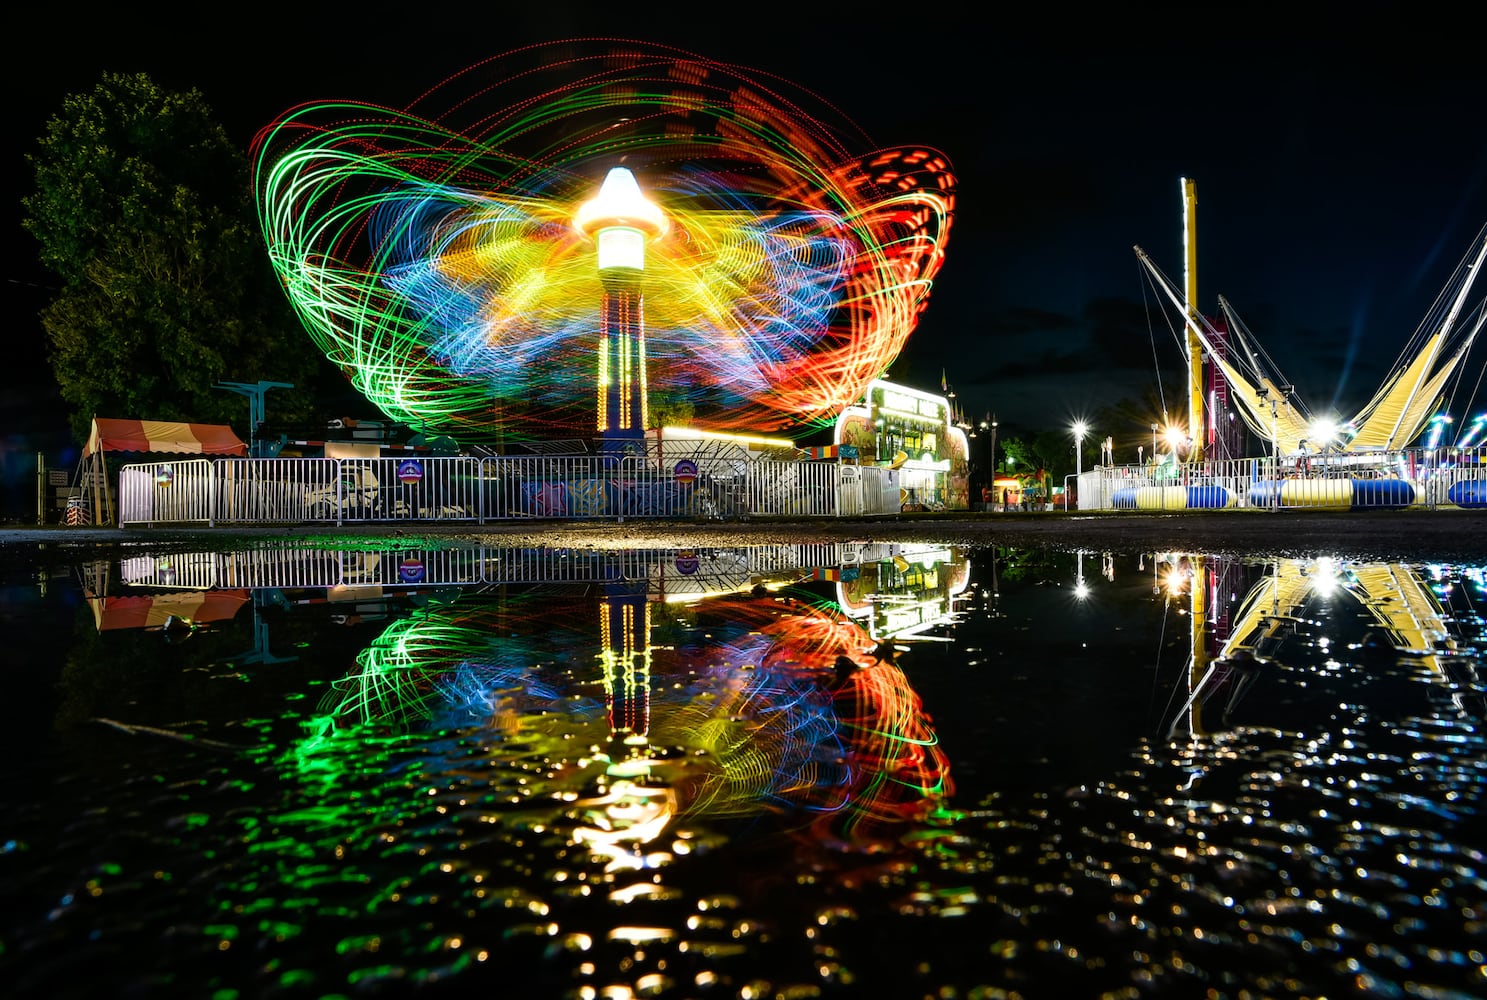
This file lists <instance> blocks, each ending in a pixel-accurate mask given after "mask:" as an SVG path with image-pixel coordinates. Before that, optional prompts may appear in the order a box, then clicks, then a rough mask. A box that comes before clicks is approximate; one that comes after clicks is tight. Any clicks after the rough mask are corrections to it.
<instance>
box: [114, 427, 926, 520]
mask: <svg viewBox="0 0 1487 1000" xmlns="http://www.w3.org/2000/svg"><path fill="white" fill-rule="evenodd" d="M897 477H898V473H897V471H896V470H890V469H885V468H879V467H871V466H869V467H860V466H855V465H843V464H839V463H836V462H826V461H786V460H779V459H774V458H768V457H764V458H761V457H757V456H750V455H748V454H747V453H745V452H743V451H742V450H741V449H737V448H735V449H732V450H731V451H725V450H723V449H711V450H706V451H703V450H695V449H694V450H693V451H690V452H688V451H686V450H678V449H677V448H676V446H674V445H671V446H669V447H668V452H667V454H666V456H665V459H664V460H663V459H661V457H660V456H659V455H651V456H619V455H576V456H546V455H543V456H527V457H500V458H474V457H458V458H418V459H410V458H397V457H386V458H356V459H334V458H224V459H191V460H185V461H171V462H154V463H150V464H144V465H127V466H124V468H123V469H122V470H121V472H120V475H119V523H120V525H121V526H147V525H159V524H183V523H197V524H207V525H216V524H219V523H231V524H296V523H329V524H336V525H344V524H347V523H353V524H354V523H369V522H379V523H386V522H403V521H407V522H428V521H441V522H449V521H468V522H472V523H484V522H486V521H505V520H513V519H519V518H543V519H565V518H614V519H622V518H627V517H629V518H695V519H717V520H737V519H744V518H747V517H750V516H754V515H759V516H769V515H783V516H796V517H823V518H824V517H841V516H852V515H863V514H890V513H897V512H898V511H899V510H900V509H901V503H902V501H901V496H900V491H899V486H898V478H897Z"/></svg>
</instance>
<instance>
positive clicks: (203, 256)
mask: <svg viewBox="0 0 1487 1000" xmlns="http://www.w3.org/2000/svg"><path fill="white" fill-rule="evenodd" d="M28 160H29V162H30V163H31V165H32V167H33V169H34V170H35V176H36V187H35V190H34V192H33V193H32V194H31V195H29V196H28V197H26V198H24V199H23V200H22V205H23V206H24V209H25V219H24V224H25V227H26V228H27V229H28V230H29V231H30V232H31V233H32V234H33V235H34V236H35V237H36V239H37V240H38V242H39V243H40V244H41V249H40V260H41V262H42V263H43V264H44V265H45V266H46V267H48V268H49V269H50V270H52V271H54V272H56V274H57V275H58V277H59V278H60V279H61V282H60V285H61V288H60V291H59V293H58V294H57V296H56V298H55V299H54V300H53V301H52V302H51V303H50V304H49V305H48V306H47V307H46V308H45V309H43V311H42V314H41V323H42V329H43V331H44V332H45V334H46V337H47V340H48V348H49V355H50V360H51V364H52V370H53V372H54V374H55V375H56V378H57V381H58V382H59V383H60V385H61V387H62V396H63V398H64V399H65V400H66V401H67V403H68V405H69V407H70V408H71V411H72V413H71V419H70V422H71V424H72V429H73V431H74V433H75V434H77V435H78V437H79V440H81V439H82V437H83V436H84V435H85V434H86V432H87V427H88V424H89V421H90V420H91V419H92V418H93V417H94V416H95V415H96V416H107V417H138V418H142V419H152V420H202V421H207V422H213V423H229V424H233V425H234V426H236V427H239V428H246V427H247V422H248V407H247V402H246V400H245V399H244V398H243V397H242V396H241V395H239V394H236V393H232V392H228V391H225V390H222V389H216V388H213V384H214V383H216V382H218V381H219V380H228V381H236V382H257V381H261V380H267V381H276V382H291V383H294V385H295V386H296V389H295V390H294V391H286V390H279V391H276V392H275V394H274V396H273V397H272V407H271V411H272V413H273V414H274V416H275V418H277V419H282V420H285V421H295V420H305V419H308V418H309V417H310V416H311V415H312V414H311V411H312V402H311V401H312V400H313V398H314V396H313V393H314V389H315V385H314V384H312V383H313V382H315V381H317V379H318V376H319V371H320V368H321V363H320V359H319V358H318V355H317V352H315V351H314V350H313V349H311V348H310V347H309V344H308V341H307V340H306V339H305V338H304V336H303V334H302V333H301V331H300V326H299V323H298V321H297V319H296V318H295V317H294V315H293V313H292V311H291V310H290V309H289V306H288V304H287V300H286V299H285V296H284V295H283V293H282V292H281V291H280V290H279V288H278V287H277V284H276V280H275V278H274V276H273V273H272V269H271V268H270V266H269V264H268V260H267V255H266V253H265V252H264V249H263V244H262V240H261V239H260V237H259V234H258V228H257V223H256V219H255V216H254V214H253V206H252V199H251V188H250V184H249V180H248V176H249V175H248V163H247V157H246V155H245V153H244V152H243V151H241V150H239V149H238V148H237V147H235V146H234V145H233V144H232V142H231V141H230V140H229V139H228V137H227V134H226V132H225V131H224V130H223V129H222V127H221V126H220V125H218V124H216V123H215V122H214V121H213V119H212V116H211V112H210V110H209V109H208V107H207V105H206V103H205V101H204V100H203V98H202V96H201V95H200V93H198V92H197V91H195V90H192V91H188V92H186V93H172V92H168V91H165V90H163V89H161V88H160V87H158V86H157V85H156V84H155V83H154V82H153V81H152V80H151V79H150V78H149V77H148V76H146V75H144V74H135V75H121V74H113V73H108V74H104V76H103V79H102V81H101V82H100V83H99V84H98V85H97V86H96V87H95V88H94V89H93V90H92V91H91V92H90V93H85V94H74V95H71V96H69V97H67V98H66V99H65V100H64V101H63V104H62V108H61V111H60V112H59V113H57V114H56V115H54V116H53V117H52V118H51V119H50V120H49V121H48V122H47V125H46V130H45V132H44V134H43V135H42V136H41V137H40V141H39V148H38V149H37V151H36V152H34V153H32V154H31V155H30V156H29V157H28Z"/></svg>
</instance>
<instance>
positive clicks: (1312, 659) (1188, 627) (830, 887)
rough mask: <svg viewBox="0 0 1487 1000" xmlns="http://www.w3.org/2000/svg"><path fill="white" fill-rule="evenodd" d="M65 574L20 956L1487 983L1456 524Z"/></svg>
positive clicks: (70, 979)
mask: <svg viewBox="0 0 1487 1000" xmlns="http://www.w3.org/2000/svg"><path fill="white" fill-rule="evenodd" d="M79 583H80V585H81V586H80V587H79V589H78V590H77V591H76V594H77V596H79V597H81V598H82V600H83V602H84V603H83V604H82V605H81V606H80V607H79V609H78V611H79V613H78V615H77V618H76V631H75V632H73V633H72V634H71V636H70V638H69V639H68V640H67V641H66V642H63V641H60V636H61V635H62V634H65V633H63V632H61V631H60V630H57V631H56V632H55V633H54V634H53V635H52V636H50V637H49V639H50V641H49V642H46V643H41V642H38V643H37V645H36V648H35V650H34V651H33V653H32V655H34V656H35V662H36V663H37V670H38V671H43V670H45V669H46V667H45V666H43V665H44V664H47V663H52V662H55V663H57V664H59V665H58V666H57V667H56V668H55V669H56V670H57V674H56V676H55V681H56V693H55V695H51V696H47V697H41V696H36V697H34V698H33V699H32V702H33V704H35V705H36V706H49V708H50V711H46V712H41V713H32V716H31V717H30V718H28V719H19V718H18V719H17V720H16V725H15V726H14V727H13V730H12V732H11V733H9V734H8V736H9V738H11V739H12V741H13V750H14V752H13V753H12V754H11V755H9V756H10V759H12V761H13V762H15V763H13V766H12V768H11V769H10V770H8V771H7V772H6V775H5V784H4V789H5V794H4V799H3V801H4V802H5V803H6V806H7V810H8V813H9V815H10V817H11V829H12V831H13V832H12V833H11V834H10V835H9V838H8V841H7V843H6V844H5V846H4V849H3V851H0V876H3V877H5V878H6V880H7V884H8V885H12V886H14V887H15V899H16V901H17V906H16V907H14V908H13V915H12V916H10V917H8V918H6V919H5V921H4V923H0V935H3V936H0V941H3V942H4V945H5V949H4V952H3V953H0V961H3V962H4V963H5V964H6V966H7V974H8V976H10V978H11V980H12V982H13V983H15V984H16V985H17V986H18V988H19V989H20V990H21V992H22V993H46V994H48V995H67V994H69V993H75V994H77V995H85V994H96V992H97V989H98V988H99V984H101V983H103V982H107V983H108V984H109V987H110V989H111V990H114V991H116V992H124V993H129V992H145V991H150V992H156V993H181V994H189V995H203V994H208V993H210V994H213V995H219V996H224V997H226V996H246V995H259V994H267V993H277V994H284V995H306V996H312V995H313V996H321V995H340V994H344V995H350V994H353V993H355V994H368V993H370V994H382V995H387V994H401V993H404V992H407V991H408V990H410V989H411V988H413V987H414V986H417V987H420V988H422V989H424V990H429V989H437V988H439V987H441V986H444V987H448V988H449V989H450V991H451V992H459V993H466V992H469V991H470V990H471V989H472V988H477V987H478V988H494V989H497V990H500V991H502V992H503V994H514V995H522V996H563V997H570V996H571V997H607V998H613V997H639V996H647V997H672V996H678V997H692V996H728V997H743V996H761V997H762V996H787V997H810V996H848V995H873V996H982V997H989V996H1011V995H1020V996H1029V997H1030V996H1068V995H1080V996H1085V995H1089V996H1097V995H1108V996H1137V995H1164V996H1192V995H1204V994H1209V995H1216V996H1246V995H1248V996H1277V995H1324V994H1325V995H1338V994H1342V993H1362V994H1364V995H1380V996H1395V995H1400V996H1403V995H1415V996H1437V997H1465V996H1473V995H1479V994H1481V993H1482V992H1483V987H1484V984H1487V978H1484V977H1487V960H1484V956H1483V950H1482V946H1481V944H1480V941H1481V940H1482V932H1483V930H1484V923H1483V903H1482V900H1483V899H1484V898H1487V892H1484V890H1487V873H1484V865H1487V859H1484V857H1483V854H1482V852H1481V848H1480V846H1479V844H1480V843H1481V840H1480V832H1481V829H1482V826H1481V821H1480V816H1481V806H1482V794H1483V788H1484V781H1487V772H1484V769H1483V766H1482V761H1483V760H1484V759H1487V754H1484V749H1487V748H1484V741H1483V737H1482V735H1481V731H1480V726H1481V722H1482V720H1483V718H1484V717H1487V706H1484V684H1483V678H1482V674H1481V669H1482V668H1481V664H1482V652H1483V638H1482V621H1481V617H1480V614H1479V613H1478V610H1477V609H1478V605H1479V602H1480V600H1481V598H1482V594H1483V574H1482V572H1481V571H1480V570H1478V569H1476V568H1471V567H1451V566H1423V565H1412V564H1405V563H1396V564H1362V563H1357V562H1354V561H1350V560H1347V559H1345V558H1333V559H1314V560H1298V559H1248V560H1240V559H1234V558H1221V557H1216V556H1212V555H1203V554H1198V553H1156V554H1152V553H1138V554H1131V555H1125V554H1118V553H1071V554H1068V555H1064V554H1059V553H1052V552H1047V551H1040V550H1029V551H1019V550H1007V549H987V550H982V551H977V552H974V553H967V552H965V551H962V550H958V549H954V548H945V547H935V546H902V545H877V544H850V545H848V544H829V545H797V546H771V547H761V548H750V549H710V550H681V549H668V550H657V551H633V552H614V551H586V550H552V549H531V550H512V549H488V548H479V547H468V548H467V547H450V548H443V549H428V550H423V549H416V548H406V547H394V548H381V547H376V546H372V547H356V546H351V547H328V548H290V547H268V548H263V549H255V550H249V551H241V552H196V553H183V552H171V553H157V554H150V555H138V556H134V557H131V558H128V559H125V560H123V561H122V562H120V563H118V564H110V563H96V564H89V565H86V566H84V567H81V568H80V572H79ZM63 590H64V588H62V587H61V586H59V585H57V584H56V582H53V584H52V586H51V587H50V588H49V595H50V596H53V597H60V596H61V594H62V592H63ZM48 613H49V614H50V613H51V612H48ZM39 620H40V616H38V621H39ZM57 620H64V619H62V618H61V617H60V614H59V617H58V619H57ZM47 654H50V655H51V656H52V659H51V660H48V659H47V658H46V655H47ZM64 660H65V662H63V661H64ZM36 714H40V715H42V716H44V720H43V724H42V725H41V726H37V725H36V724H35V715H36ZM22 761H24V762H25V763H24V765H23V766H21V765H19V762H22Z"/></svg>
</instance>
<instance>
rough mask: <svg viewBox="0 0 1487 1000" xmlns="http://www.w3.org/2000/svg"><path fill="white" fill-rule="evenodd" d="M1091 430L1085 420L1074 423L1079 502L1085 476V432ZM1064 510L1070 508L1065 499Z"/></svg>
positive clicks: (1075, 464) (1075, 491) (1075, 477)
mask: <svg viewBox="0 0 1487 1000" xmlns="http://www.w3.org/2000/svg"><path fill="white" fill-rule="evenodd" d="M1087 430H1089V427H1088V425H1086V424H1085V422H1084V421H1083V420H1076V421H1074V497H1075V500H1076V502H1077V500H1078V498H1079V477H1080V476H1082V475H1084V432H1085V431H1087ZM1064 501H1065V502H1064V509H1065V510H1067V509H1068V507H1069V504H1068V498H1067V497H1065V498H1064Z"/></svg>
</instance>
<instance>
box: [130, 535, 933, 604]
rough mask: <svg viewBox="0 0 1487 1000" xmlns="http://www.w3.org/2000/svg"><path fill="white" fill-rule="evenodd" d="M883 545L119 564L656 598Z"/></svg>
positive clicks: (332, 553)
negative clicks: (641, 585) (526, 586)
mask: <svg viewBox="0 0 1487 1000" xmlns="http://www.w3.org/2000/svg"><path fill="white" fill-rule="evenodd" d="M882 548H883V546H882V545H881V544H880V545H877V546H869V547H864V546H863V545H861V544H858V543H849V542H842V543H834V542H816V543H810V544H801V545H784V544H781V545H751V546H747V547H743V548H720V549H623V550H618V549H617V550H589V549H549V548H486V547H485V546H479V547H472V548H448V549H425V548H410V549H395V550H384V551H364V550H336V549H293V548H262V549H245V550H236V551H228V552H187V553H176V554H172V555H168V556H131V557H128V558H126V559H123V560H121V562H120V565H119V570H120V576H121V578H122V581H123V582H124V583H125V584H126V585H128V586H132V587H171V588H176V589H180V590H208V589H242V590H259V589H274V588H277V589H283V590H296V589H320V588H326V589H329V588H336V587H372V588H376V587H383V588H386V587H392V588H410V587H419V586H429V587H434V586H451V585H455V586H465V585H470V586H484V585H492V584H505V583H638V582H645V583H647V584H648V585H650V587H651V589H652V590H653V591H656V592H661V591H666V592H687V591H703V592H723V591H732V590H739V589H743V588H747V587H748V586H750V585H751V583H752V582H753V581H757V580H758V579H760V578H761V577H764V576H770V575H779V574H788V573H791V572H802V573H803V572H805V571H809V570H812V569H817V568H838V567H842V566H856V565H857V564H859V563H860V562H861V561H863V560H864V559H867V558H873V559H877V558H887V556H884V555H883V553H882V551H880V550H881V549H882ZM914 551H915V547H913V546H908V547H905V546H897V545H895V546H892V548H891V554H898V553H899V552H906V553H908V554H910V555H913V553H914Z"/></svg>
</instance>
